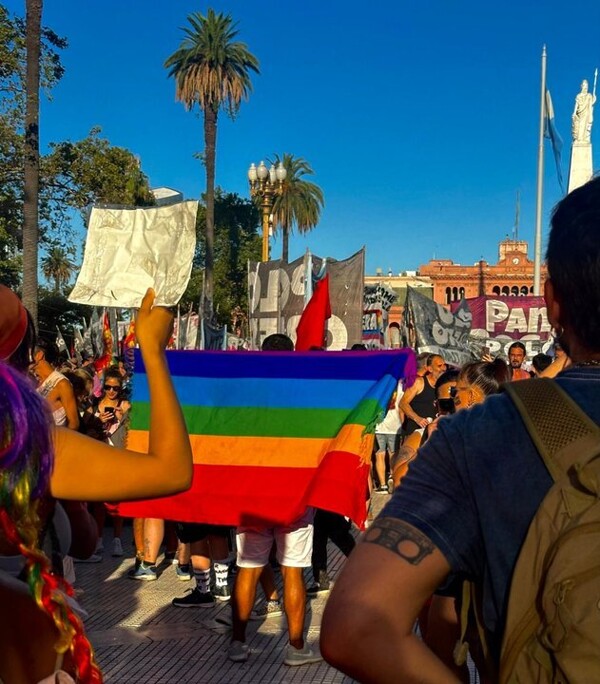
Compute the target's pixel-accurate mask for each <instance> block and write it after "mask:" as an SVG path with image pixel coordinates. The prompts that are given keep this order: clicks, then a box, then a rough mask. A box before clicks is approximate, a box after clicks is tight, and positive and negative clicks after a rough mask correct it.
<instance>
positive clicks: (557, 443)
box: [321, 178, 600, 684]
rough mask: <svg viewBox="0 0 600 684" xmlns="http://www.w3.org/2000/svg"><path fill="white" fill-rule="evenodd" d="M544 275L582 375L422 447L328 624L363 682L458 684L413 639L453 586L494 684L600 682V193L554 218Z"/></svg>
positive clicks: (512, 400)
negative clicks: (430, 604) (422, 616)
mask: <svg viewBox="0 0 600 684" xmlns="http://www.w3.org/2000/svg"><path fill="white" fill-rule="evenodd" d="M547 264H548V274H549V277H548V280H547V281H546V282H545V286H544V295H545V299H546V304H547V313H548V319H549V321H550V323H551V325H552V326H553V327H554V329H555V332H556V336H557V338H558V340H559V342H560V344H561V346H562V347H563V348H564V349H565V351H566V353H567V354H568V356H569V358H570V360H571V365H570V366H569V367H568V368H566V369H565V370H564V371H563V372H562V373H560V374H559V375H558V376H557V377H556V379H555V380H549V379H541V380H530V381H529V382H515V383H508V384H507V385H506V391H505V392H504V393H501V394H499V395H494V396H491V397H488V398H487V399H486V401H485V402H483V403H482V404H480V405H477V406H473V407H472V408H470V409H469V410H468V411H462V412H459V413H457V414H456V416H454V417H453V418H452V419H451V420H445V421H441V422H440V425H439V427H438V429H437V430H436V431H435V433H434V434H433V435H432V436H431V438H430V439H429V440H428V442H427V444H425V446H424V447H423V448H422V450H421V453H420V457H419V458H418V459H416V460H415V462H414V463H413V464H412V466H411V468H410V470H409V473H408V475H407V476H406V478H405V479H404V480H403V483H402V486H401V487H400V488H398V489H397V490H396V491H395V492H394V496H393V497H392V499H391V500H390V502H389V503H388V504H387V506H386V507H385V508H384V510H383V511H382V512H381V514H380V516H379V517H378V518H377V520H376V521H375V522H374V523H373V525H372V526H371V527H370V528H369V530H368V532H367V533H366V535H365V538H364V540H363V542H362V543H360V544H359V545H358V546H357V547H356V549H355V550H354V552H353V553H352V555H351V557H350V558H349V559H348V561H347V563H346V565H345V567H344V569H343V570H342V573H341V575H340V577H339V578H338V580H337V582H336V585H335V587H334V589H333V592H332V593H331V595H330V598H329V602H328V605H327V608H326V610H325V613H324V616H323V621H322V625H321V651H322V654H323V656H324V658H325V659H326V660H327V661H329V662H330V663H331V664H332V665H334V666H335V667H337V668H338V669H340V670H342V671H343V672H345V673H346V674H348V675H350V676H352V677H354V678H355V679H357V680H359V681H362V682H411V681H419V682H456V681H458V680H457V679H456V678H455V676H454V675H453V674H452V673H451V672H450V671H449V670H448V669H447V668H446V667H445V666H444V665H443V664H442V663H441V662H440V661H439V660H438V659H437V658H436V657H435V656H434V655H433V653H432V652H431V651H429V650H428V649H427V647H426V646H425V644H424V643H423V642H422V641H420V640H419V639H418V637H417V636H415V634H414V633H413V625H414V623H415V620H416V618H417V615H418V614H419V611H420V610H421V608H422V606H423V604H424V602H425V601H426V600H427V598H428V597H429V596H430V595H431V594H432V593H433V592H435V591H436V589H438V587H443V586H447V585H448V583H449V582H456V581H463V596H462V599H463V600H462V606H461V622H462V625H463V631H464V635H463V636H464V637H467V635H468V633H469V630H471V632H475V633H477V634H478V637H479V640H480V642H481V651H482V655H483V658H484V660H485V663H486V665H485V669H486V672H485V674H484V676H485V678H486V681H499V682H501V683H502V684H504V683H514V684H516V683H517V682H538V683H541V682H570V683H571V684H572V683H575V682H592V681H597V680H598V679H599V678H600V657H599V654H600V610H599V609H598V605H600V604H599V599H600V569H599V568H600V565H599V564H598V559H599V558H600V458H598V456H599V455H600V429H599V428H598V425H599V424H600V178H596V179H593V180H591V181H590V182H589V183H587V184H586V185H584V186H582V187H580V188H578V189H577V190H575V191H573V192H572V193H570V194H569V195H568V196H567V197H565V198H564V199H563V200H562V201H561V202H560V203H559V204H558V205H557V206H556V208H555V210H554V212H553V215H552V221H551V232H550V238H549V243H548V250H547ZM467 641H468V637H467V638H463V639H462V641H461V643H460V644H459V645H458V647H457V649H456V651H455V654H456V656H457V658H458V660H461V659H463V658H465V657H466V650H467V648H468V644H467ZM482 669H483V668H482Z"/></svg>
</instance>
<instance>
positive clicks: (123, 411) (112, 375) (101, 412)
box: [94, 368, 131, 446]
mask: <svg viewBox="0 0 600 684" xmlns="http://www.w3.org/2000/svg"><path fill="white" fill-rule="evenodd" d="M122 389H123V378H122V376H121V373H120V372H119V371H118V369H116V368H115V369H113V368H109V369H108V370H107V371H106V373H105V374H104V384H103V386H102V396H101V397H100V399H98V402H97V404H96V407H95V409H94V415H95V416H97V417H98V418H100V420H101V421H102V425H103V426H104V433H105V435H106V440H107V442H108V443H109V444H113V440H112V439H111V437H112V435H114V434H115V432H116V431H117V430H118V429H119V427H120V426H121V424H122V423H123V421H124V420H125V419H126V417H127V413H128V412H129V409H130V408H131V404H130V403H129V402H128V401H126V400H124V399H123V398H122V397H121V392H122ZM118 446H121V445H120V444H119V445H118Z"/></svg>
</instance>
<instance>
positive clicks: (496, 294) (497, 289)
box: [492, 285, 500, 297]
mask: <svg viewBox="0 0 600 684" xmlns="http://www.w3.org/2000/svg"><path fill="white" fill-rule="evenodd" d="M492 294H493V295H495V296H496V297H499V296H500V288H499V287H498V285H494V287H493V289H492Z"/></svg>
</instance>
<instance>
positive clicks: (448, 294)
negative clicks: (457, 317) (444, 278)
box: [446, 287, 452, 304]
mask: <svg viewBox="0 0 600 684" xmlns="http://www.w3.org/2000/svg"><path fill="white" fill-rule="evenodd" d="M451 301H452V290H451V289H450V288H449V287H447V288H446V304H450V302H451Z"/></svg>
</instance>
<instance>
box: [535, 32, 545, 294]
mask: <svg viewBox="0 0 600 684" xmlns="http://www.w3.org/2000/svg"><path fill="white" fill-rule="evenodd" d="M540 91H541V94H540V132H539V138H538V163H537V193H536V204H535V247H534V259H533V294H534V295H537V296H539V295H540V294H541V271H542V203H543V195H544V122H545V118H546V46H545V45H544V46H543V47H542V79H541V89H540Z"/></svg>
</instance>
